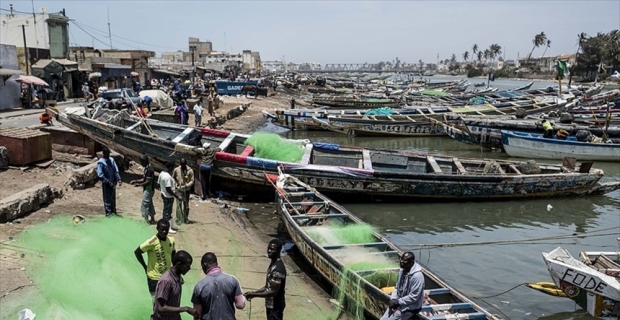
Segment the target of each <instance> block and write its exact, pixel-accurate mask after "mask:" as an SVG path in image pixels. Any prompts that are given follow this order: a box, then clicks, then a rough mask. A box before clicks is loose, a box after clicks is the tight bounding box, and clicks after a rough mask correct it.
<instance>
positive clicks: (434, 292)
mask: <svg viewBox="0 0 620 320" xmlns="http://www.w3.org/2000/svg"><path fill="white" fill-rule="evenodd" d="M448 293H450V289H448V288H438V289H430V290H424V294H426V295H429V296H436V295H440V294H448Z"/></svg>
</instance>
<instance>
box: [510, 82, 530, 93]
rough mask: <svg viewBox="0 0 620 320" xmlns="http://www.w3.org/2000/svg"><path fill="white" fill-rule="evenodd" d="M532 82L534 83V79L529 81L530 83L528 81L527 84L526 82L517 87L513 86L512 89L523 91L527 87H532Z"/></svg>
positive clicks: (527, 88)
mask: <svg viewBox="0 0 620 320" xmlns="http://www.w3.org/2000/svg"><path fill="white" fill-rule="evenodd" d="M533 84H534V81H530V83H528V84H526V85H524V86H521V87H517V88H515V89H514V91H525V90H529V89H530V88H531V87H532V85H533Z"/></svg>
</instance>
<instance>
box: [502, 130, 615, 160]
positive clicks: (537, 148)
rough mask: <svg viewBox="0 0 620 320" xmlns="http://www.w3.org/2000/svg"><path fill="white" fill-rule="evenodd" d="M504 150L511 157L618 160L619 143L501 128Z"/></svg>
mask: <svg viewBox="0 0 620 320" xmlns="http://www.w3.org/2000/svg"><path fill="white" fill-rule="evenodd" d="M502 145H503V147H504V151H506V153H507V154H508V155H509V156H511V157H520V158H528V159H556V160H562V159H564V158H565V157H573V158H575V159H577V160H579V161H585V160H600V161H620V144H618V143H592V142H582V141H577V139H576V138H575V137H574V136H569V137H568V138H567V140H560V139H555V138H543V135H542V134H536V133H525V132H515V131H507V130H502Z"/></svg>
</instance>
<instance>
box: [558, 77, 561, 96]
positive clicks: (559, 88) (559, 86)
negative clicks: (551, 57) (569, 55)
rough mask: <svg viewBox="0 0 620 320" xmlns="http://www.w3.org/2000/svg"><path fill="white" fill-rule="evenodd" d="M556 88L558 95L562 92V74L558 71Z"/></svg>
mask: <svg viewBox="0 0 620 320" xmlns="http://www.w3.org/2000/svg"><path fill="white" fill-rule="evenodd" d="M558 84H559V85H558V90H560V95H561V94H562V76H561V75H560V74H559V73H558Z"/></svg>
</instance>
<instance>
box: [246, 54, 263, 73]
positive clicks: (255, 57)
mask: <svg viewBox="0 0 620 320" xmlns="http://www.w3.org/2000/svg"><path fill="white" fill-rule="evenodd" d="M241 55H242V61H243V70H245V71H249V70H254V71H258V70H260V69H261V61H260V53H258V52H255V51H254V52H253V51H252V50H243V51H242V53H241Z"/></svg>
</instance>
